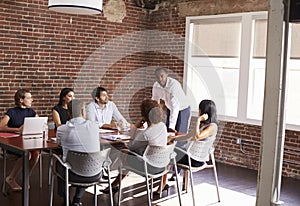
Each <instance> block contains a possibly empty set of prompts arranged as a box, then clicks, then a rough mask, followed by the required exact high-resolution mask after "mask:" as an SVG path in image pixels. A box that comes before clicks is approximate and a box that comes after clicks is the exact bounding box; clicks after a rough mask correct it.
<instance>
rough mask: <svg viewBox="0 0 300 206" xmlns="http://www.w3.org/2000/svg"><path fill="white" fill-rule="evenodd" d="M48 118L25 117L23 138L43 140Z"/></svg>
mask: <svg viewBox="0 0 300 206" xmlns="http://www.w3.org/2000/svg"><path fill="white" fill-rule="evenodd" d="M47 121H48V117H25V119H24V127H23V132H22V135H23V138H24V139H32V138H41V137H43V128H44V125H45V124H47Z"/></svg>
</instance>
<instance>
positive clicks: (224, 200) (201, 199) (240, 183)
mask: <svg viewBox="0 0 300 206" xmlns="http://www.w3.org/2000/svg"><path fill="white" fill-rule="evenodd" d="M43 160H44V162H43V171H44V175H43V177H44V179H43V188H42V189H40V188H39V180H38V177H39V176H38V169H35V171H34V173H33V175H32V177H31V189H30V205H31V206H44V205H49V187H48V176H47V175H48V171H47V164H48V161H47V156H46V155H44V158H43ZM11 166H12V165H11V164H10V165H9V167H11ZM217 167H218V173H219V183H220V194H221V202H220V203H218V202H217V193H216V189H215V186H214V179H213V175H212V170H210V169H207V170H204V171H201V172H198V173H197V174H196V176H195V185H196V186H195V195H196V202H197V205H199V206H200V205H216V206H219V205H226V206H227V205H228V206H232V205H240V206H248V205H249V206H250V205H251V206H254V205H255V195H256V181H257V173H256V171H253V170H248V169H244V168H239V167H233V166H228V165H224V164H217ZM0 171H1V177H2V159H0ZM113 175H115V173H114V174H113ZM143 180H144V179H143V178H140V177H139V176H136V175H134V174H133V173H130V175H129V177H127V178H125V180H124V184H123V186H124V190H123V194H122V204H121V205H124V206H131V205H134V206H135V205H146V204H147V198H146V191H145V185H144V182H143ZM1 183H3V181H2V179H1ZM133 183H134V184H133ZM169 184H170V185H174V184H175V182H169ZM103 187H106V185H105V184H103V185H100V186H99V189H100V188H103ZM71 194H72V193H71ZM21 196H22V195H21V193H11V194H10V195H9V196H7V197H5V196H3V194H2V193H1V194H0V205H1V206H6V205H9V206H18V205H21ZM108 197H109V196H108V195H105V194H101V193H100V192H99V196H98V205H109V198H108ZM54 198H55V199H54V205H55V206H56V205H62V203H63V201H62V199H61V198H59V197H58V196H57V195H56V193H55V196H54ZM115 198H116V197H115ZM281 200H282V201H284V202H285V205H286V206H296V205H297V206H298V205H300V180H295V179H291V178H283V180H282V192H281ZM82 202H83V203H84V205H93V196H92V195H91V194H90V193H89V191H88V192H87V193H85V195H84V197H83V199H82ZM182 202H183V205H191V204H192V196H191V192H190V190H189V193H186V194H183V195H182ZM153 203H154V204H155V205H158V206H169V205H170V206H175V205H179V203H178V198H177V196H176V189H175V186H171V187H170V192H169V195H168V196H167V195H166V192H165V193H164V197H163V198H162V199H158V198H155V199H154V201H153Z"/></svg>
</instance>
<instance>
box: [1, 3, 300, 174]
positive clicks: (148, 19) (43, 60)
mask: <svg viewBox="0 0 300 206" xmlns="http://www.w3.org/2000/svg"><path fill="white" fill-rule="evenodd" d="M267 2H268V1H267V0H264V1H261V0H251V1H244V0H243V1H242V0H222V1H220V0H193V1H191V0H189V1H186V0H178V1H162V3H161V4H160V6H159V8H158V10H157V11H152V12H148V11H145V10H143V9H141V8H138V7H136V5H135V4H134V2H133V1H132V0H125V5H126V10H122V13H124V12H125V17H124V18H123V19H122V22H112V21H111V20H110V19H109V18H107V15H103V14H102V15H97V16H77V15H67V14H59V13H55V12H51V11H49V10H48V8H47V1H42V0H36V1H25V0H18V1H8V0H3V1H1V2H0V48H1V50H0V57H1V58H0V72H1V73H0V114H1V115H0V116H3V114H4V112H5V111H6V110H7V108H9V107H12V106H14V105H13V95H14V93H15V91H16V90H17V89H19V88H28V89H30V90H31V91H32V95H33V98H34V103H33V108H34V109H35V110H36V111H37V112H38V113H39V115H41V116H49V117H50V119H51V108H52V107H53V106H54V105H55V104H56V103H57V102H58V94H59V91H60V89H61V88H63V87H73V88H74V89H75V93H76V96H77V97H82V98H84V99H86V100H87V101H91V98H90V92H91V90H92V88H94V87H95V86H97V85H99V84H100V85H102V86H104V87H106V88H107V89H108V90H109V94H110V96H111V98H112V100H113V101H114V102H116V104H117V106H118V107H119V109H120V110H121V112H122V113H123V114H124V115H125V116H126V118H128V119H129V121H136V120H137V119H138V118H139V116H140V114H139V112H137V111H139V104H140V102H141V100H142V99H143V98H145V97H150V96H151V87H152V84H153V82H154V76H153V71H154V68H155V67H156V66H164V67H166V68H168V69H170V75H171V76H172V77H175V78H177V79H178V80H179V81H181V82H182V79H183V67H184V37H185V17H186V16H195V15H209V14H222V13H231V12H246V11H262V10H267ZM116 12H118V11H116ZM104 13H105V7H104ZM299 135H300V132H297V131H287V132H286V147H285V153H284V165H283V174H284V175H285V176H291V177H296V178H300V174H299V173H300V168H299V162H300V160H299V148H300V137H299ZM260 136H261V128H260V127H259V126H254V125H246V124H239V123H233V122H221V127H220V132H219V138H218V144H217V147H216V158H217V160H218V161H219V162H224V163H227V164H232V165H238V166H242V167H247V168H251V169H257V165H258V155H259V148H260V147H259V142H260ZM236 138H242V142H243V144H242V147H240V146H239V145H237V144H236Z"/></svg>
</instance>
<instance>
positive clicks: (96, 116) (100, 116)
mask: <svg viewBox="0 0 300 206" xmlns="http://www.w3.org/2000/svg"><path fill="white" fill-rule="evenodd" d="M92 97H93V99H94V102H91V103H90V104H88V105H87V108H86V118H87V119H88V120H91V121H96V122H98V124H99V128H116V122H119V121H122V122H123V123H125V124H127V125H129V124H128V122H127V121H126V119H125V118H124V117H123V115H122V114H121V113H120V112H119V110H118V108H117V106H116V104H115V103H113V102H112V101H109V99H108V94H107V90H106V89H105V88H103V87H97V88H95V89H94V90H93V92H92ZM113 119H114V120H115V121H116V122H113V121H112V120H113Z"/></svg>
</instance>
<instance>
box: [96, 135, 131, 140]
mask: <svg viewBox="0 0 300 206" xmlns="http://www.w3.org/2000/svg"><path fill="white" fill-rule="evenodd" d="M101 138H103V139H108V140H128V139H130V136H129V135H123V134H112V135H103V136H101Z"/></svg>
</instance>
